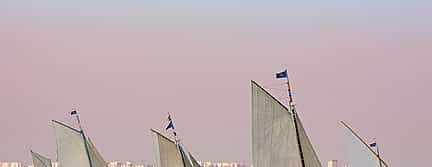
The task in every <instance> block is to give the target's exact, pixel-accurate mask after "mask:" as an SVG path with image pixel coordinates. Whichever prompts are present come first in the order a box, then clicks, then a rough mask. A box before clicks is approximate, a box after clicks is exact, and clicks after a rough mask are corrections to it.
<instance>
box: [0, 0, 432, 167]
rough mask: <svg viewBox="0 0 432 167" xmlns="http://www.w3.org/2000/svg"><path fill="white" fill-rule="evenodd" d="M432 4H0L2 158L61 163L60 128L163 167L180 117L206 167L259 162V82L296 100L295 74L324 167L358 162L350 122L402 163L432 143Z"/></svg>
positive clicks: (423, 159) (418, 157) (189, 0)
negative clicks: (163, 151) (158, 143)
mask: <svg viewBox="0 0 432 167" xmlns="http://www.w3.org/2000/svg"><path fill="white" fill-rule="evenodd" d="M431 9H432V3H431V2H429V1H420V0H413V1H388V0H381V1H372V0H363V1H341V0H333V1H329V2H322V1H307V2H292V1H276V0H271V1H255V0H252V1H242V0H220V1H196V0H186V1H181V2H180V1H175V2H174V1H152V0H144V1H134V0H126V1H100V0H93V1H80V0H77V1H73V2H66V1H54V0H46V1H42V2H41V1H32V0H21V1H9V0H0V20H1V22H0V37H1V38H0V76H1V77H0V82H1V86H0V92H1V93H0V106H1V114H2V116H1V117H0V122H1V126H0V132H1V134H2V135H1V137H0V138H1V139H0V141H1V143H2V144H1V148H2V149H0V161H25V162H26V163H29V162H30V154H29V149H33V150H35V151H39V152H41V153H42V154H44V155H47V156H49V157H53V158H54V157H55V141H54V134H53V130H52V128H51V127H49V123H50V120H52V119H56V120H60V121H64V122H66V123H68V124H72V125H74V126H76V123H74V120H73V119H72V118H71V117H70V116H69V115H68V113H69V112H70V111H71V108H77V109H78V111H79V112H80V115H81V117H82V122H83V126H84V128H85V130H86V131H87V134H89V136H91V137H92V139H93V141H94V143H95V145H96V146H97V147H98V149H99V151H100V152H101V153H102V155H103V156H104V157H105V159H106V160H109V161H111V160H130V161H133V162H151V161H153V159H154V156H153V151H154V150H153V145H152V138H151V136H150V131H149V129H150V128H158V129H161V128H163V127H164V121H165V120H166V115H167V112H170V113H172V115H173V119H174V121H175V125H176V128H177V129H178V132H179V135H180V137H181V139H182V141H183V143H184V144H185V145H186V147H187V149H188V150H189V151H191V152H192V153H193V154H194V155H195V157H196V158H197V159H199V160H211V161H241V162H245V163H247V164H250V162H251V156H252V155H251V107H250V106H251V102H250V98H251V97H250V96H251V92H250V80H256V81H257V82H259V83H261V84H262V85H263V86H264V87H265V88H267V89H269V90H270V92H272V93H273V94H274V95H275V96H276V97H278V98H280V99H281V100H282V101H284V100H285V98H286V96H285V93H286V92H285V91H284V90H283V89H284V88H285V87H284V85H283V84H282V81H278V80H275V79H274V73H276V72H279V71H282V70H283V69H285V68H287V69H288V71H289V73H290V76H291V80H292V82H293V86H294V95H295V97H294V98H295V100H296V103H297V105H298V108H297V109H298V111H299V113H300V116H301V117H302V121H303V124H304V126H305V128H306V130H307V132H308V135H309V137H310V138H311V140H312V143H313V144H314V146H315V149H316V151H317V153H318V155H319V157H320V159H321V161H322V162H323V164H325V162H327V161H328V160H331V159H338V160H341V161H342V162H346V159H347V156H346V152H347V151H346V146H345V145H344V141H343V129H342V126H341V125H340V123H339V121H341V120H344V121H345V122H347V123H348V124H350V125H351V126H352V127H353V128H354V129H355V130H356V131H357V132H358V133H359V134H360V135H361V136H363V137H364V138H365V140H366V141H371V140H372V138H377V141H378V143H379V145H380V149H381V150H382V156H383V158H384V159H385V160H386V161H387V163H388V164H389V165H391V166H393V167H398V166H400V167H402V166H427V165H428V164H429V163H428V162H429V156H428V154H429V152H430V151H429V150H431V149H432V145H431V144H429V141H431V140H432V134H431V133H430V132H429V131H428V130H427V129H430V128H432V125H431V124H430V123H429V121H430V119H429V118H430V117H431V114H430V112H429V106H430V105H429V101H428V100H429V98H430V95H431V93H432V88H430V86H429V85H431V84H432V77H431V76H432V75H431V73H432V67H431V62H432V57H431V53H432V46H431V45H432V22H431V21H430V18H431V16H432V10H431Z"/></svg>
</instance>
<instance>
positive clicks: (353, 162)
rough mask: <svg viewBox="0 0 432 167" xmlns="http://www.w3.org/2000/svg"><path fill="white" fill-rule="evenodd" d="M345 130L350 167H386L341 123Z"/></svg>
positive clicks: (358, 137) (366, 145)
mask: <svg viewBox="0 0 432 167" xmlns="http://www.w3.org/2000/svg"><path fill="white" fill-rule="evenodd" d="M342 124H343V125H344V127H345V128H344V129H345V142H346V144H347V146H348V157H349V166H350V167H380V164H379V163H380V161H381V167H387V164H385V162H384V161H382V160H381V159H380V158H378V155H377V154H376V153H375V152H374V151H373V150H372V149H371V148H370V147H369V146H368V144H366V143H365V142H364V141H363V140H362V139H361V138H360V136H358V135H357V134H356V133H355V132H354V131H353V130H352V129H351V128H350V127H349V126H348V125H347V124H345V123H344V122H342Z"/></svg>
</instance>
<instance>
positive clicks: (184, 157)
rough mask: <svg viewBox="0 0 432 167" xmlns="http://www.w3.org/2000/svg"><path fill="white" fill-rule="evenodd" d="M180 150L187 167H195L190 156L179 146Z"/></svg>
mask: <svg viewBox="0 0 432 167" xmlns="http://www.w3.org/2000/svg"><path fill="white" fill-rule="evenodd" d="M178 148H179V150H180V155H181V156H182V160H183V162H184V166H185V167H193V165H192V161H191V159H190V157H189V155H188V154H186V153H185V152H184V150H183V148H182V147H181V146H178Z"/></svg>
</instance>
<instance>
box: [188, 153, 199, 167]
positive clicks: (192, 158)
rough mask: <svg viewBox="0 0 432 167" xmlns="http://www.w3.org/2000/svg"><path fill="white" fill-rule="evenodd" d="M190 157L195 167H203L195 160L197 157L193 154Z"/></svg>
mask: <svg viewBox="0 0 432 167" xmlns="http://www.w3.org/2000/svg"><path fill="white" fill-rule="evenodd" d="M189 157H190V159H191V161H192V165H193V166H194V167H201V165H200V164H199V163H198V161H197V160H196V159H195V157H193V156H192V154H191V153H189Z"/></svg>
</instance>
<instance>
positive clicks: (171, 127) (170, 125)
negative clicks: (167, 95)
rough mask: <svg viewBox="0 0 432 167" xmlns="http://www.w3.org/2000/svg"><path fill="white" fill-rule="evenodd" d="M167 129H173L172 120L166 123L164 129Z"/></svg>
mask: <svg viewBox="0 0 432 167" xmlns="http://www.w3.org/2000/svg"><path fill="white" fill-rule="evenodd" d="M168 129H174V124H173V121H172V120H170V121H169V122H168V126H167V127H166V128H165V130H168Z"/></svg>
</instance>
